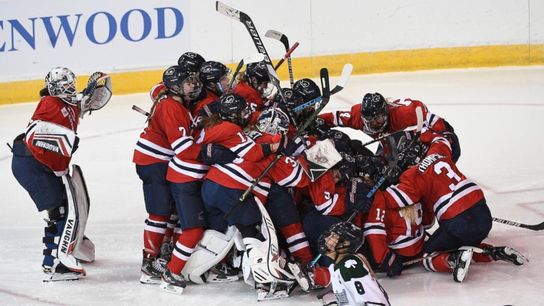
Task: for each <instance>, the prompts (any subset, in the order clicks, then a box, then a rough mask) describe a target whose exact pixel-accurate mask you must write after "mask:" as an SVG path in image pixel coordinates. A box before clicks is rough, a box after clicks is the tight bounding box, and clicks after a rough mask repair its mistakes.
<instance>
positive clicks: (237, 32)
mask: <svg viewBox="0 0 544 306" xmlns="http://www.w3.org/2000/svg"><path fill="white" fill-rule="evenodd" d="M224 2H225V3H227V4H228V5H231V6H233V7H234V8H236V9H239V10H241V11H244V12H246V13H247V14H248V15H249V16H250V17H251V18H252V19H253V21H254V23H255V25H256V27H257V30H258V31H259V33H260V34H261V37H262V39H263V41H264V43H265V44H266V45H267V46H268V51H269V52H270V56H271V57H272V58H280V57H282V56H283V50H282V49H281V48H276V47H274V45H276V44H277V43H276V42H273V41H271V40H270V39H268V38H265V37H264V33H265V32H266V31H267V30H268V29H275V30H278V31H280V32H282V33H285V34H286V35H287V36H288V37H289V39H290V41H291V44H292V43H294V42H295V41H298V42H300V47H299V48H298V49H297V50H296V54H295V55H296V57H308V56H317V55H331V54H344V53H360V52H373V51H387V50H406V49H425V48H437V47H463V46H487V45H514V44H520V45H529V44H542V43H544V1H541V0H524V1H520V0H479V1H471V0H458V1H445V0H437V1H429V0H408V1H407V0H389V1H360V0H345V1H341V2H338V3H334V4H333V2H331V1H322V0H320V1H315V0H314V1H311V0H299V1H292V0H276V1H254V0H226V1H224ZM52 3H53V2H51V1H43V0H25V1H12V0H0V7H1V10H0V67H2V69H1V70H0V82H8V81H15V80H29V79H41V78H43V76H44V75H45V74H46V73H47V71H48V70H49V69H50V68H51V67H54V66H59V65H62V66H66V67H70V68H71V69H72V70H74V71H76V72H77V74H85V73H91V72H93V71H96V70H101V71H108V72H110V73H113V72H120V71H134V70H150V69H161V68H164V67H166V66H169V65H171V64H172V63H174V62H175V61H176V60H177V58H178V57H179V55H180V54H182V53H183V52H185V51H190V50H192V51H197V52H200V53H201V54H202V55H203V56H204V57H205V58H207V59H213V60H216V61H220V62H225V63H234V62H238V60H239V59H240V58H244V57H247V56H248V55H249V54H254V53H255V48H254V46H253V44H252V42H251V40H250V38H249V36H248V33H247V31H246V29H245V28H244V26H243V25H242V24H240V23H239V22H237V21H232V20H230V19H229V18H228V17H226V16H223V15H221V14H219V13H217V12H216V11H215V1H212V0H184V1H176V0H156V1H143V0H116V1H111V0H94V1H69V0H57V1H54V5H53V4H52ZM29 8H31V9H29ZM160 12H162V13H163V15H164V18H163V19H161V18H160V15H161V14H160ZM174 12H176V13H174ZM60 16H64V17H60ZM78 16H79V17H78ZM180 16H181V17H180ZM63 18H64V19H63ZM63 20H64V24H63V25H64V26H63V27H62V30H60V29H61V22H62V21H63ZM182 21H183V23H182V27H181V29H179V31H177V26H181V24H180V23H181V22H182ZM47 25H49V30H48V27H47ZM161 29H162V31H163V32H162V35H161Z"/></svg>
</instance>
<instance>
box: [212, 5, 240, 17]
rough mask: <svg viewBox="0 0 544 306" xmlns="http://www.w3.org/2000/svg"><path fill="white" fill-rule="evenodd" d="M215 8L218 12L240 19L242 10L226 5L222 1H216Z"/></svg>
mask: <svg viewBox="0 0 544 306" xmlns="http://www.w3.org/2000/svg"><path fill="white" fill-rule="evenodd" d="M215 10H216V11H217V12H219V13H221V14H223V15H225V16H228V17H230V18H233V19H236V20H240V11H239V10H237V9H235V8H232V7H230V6H228V5H226V4H225V3H223V2H221V1H216V2H215Z"/></svg>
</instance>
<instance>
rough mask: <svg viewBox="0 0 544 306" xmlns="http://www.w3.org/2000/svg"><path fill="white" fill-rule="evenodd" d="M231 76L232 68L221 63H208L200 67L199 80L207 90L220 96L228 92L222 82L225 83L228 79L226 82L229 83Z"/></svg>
mask: <svg viewBox="0 0 544 306" xmlns="http://www.w3.org/2000/svg"><path fill="white" fill-rule="evenodd" d="M229 74H230V68H228V67H227V66H225V65H223V64H222V63H220V62H214V61H208V62H205V63H204V64H202V66H201V67H200V72H199V78H200V81H202V84H204V87H206V89H208V90H211V91H212V92H214V93H215V94H217V95H219V96H220V95H222V94H224V93H225V92H226V91H227V88H226V87H224V86H223V85H222V82H221V81H225V78H227V80H226V81H227V82H228V77H229ZM223 83H225V82H223Z"/></svg>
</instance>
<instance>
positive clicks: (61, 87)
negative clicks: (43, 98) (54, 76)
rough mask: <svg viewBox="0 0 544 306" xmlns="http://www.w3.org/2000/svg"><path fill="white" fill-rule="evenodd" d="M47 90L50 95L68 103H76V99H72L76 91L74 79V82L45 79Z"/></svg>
mask: <svg viewBox="0 0 544 306" xmlns="http://www.w3.org/2000/svg"><path fill="white" fill-rule="evenodd" d="M47 91H48V92H49V94H50V95H51V96H54V97H58V98H60V99H61V100H62V101H64V102H66V103H68V104H71V105H77V101H73V98H74V97H75V96H76V92H77V89H76V84H75V79H74V82H68V81H63V80H59V81H47Z"/></svg>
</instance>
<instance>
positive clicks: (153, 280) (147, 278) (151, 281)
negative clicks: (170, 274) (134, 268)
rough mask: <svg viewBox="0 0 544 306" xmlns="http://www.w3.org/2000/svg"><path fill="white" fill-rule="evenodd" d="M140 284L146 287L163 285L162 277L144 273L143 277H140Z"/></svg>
mask: <svg viewBox="0 0 544 306" xmlns="http://www.w3.org/2000/svg"><path fill="white" fill-rule="evenodd" d="M140 283H142V284H144V285H158V284H160V283H161V279H160V277H155V276H152V275H147V274H145V273H142V276H140Z"/></svg>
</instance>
